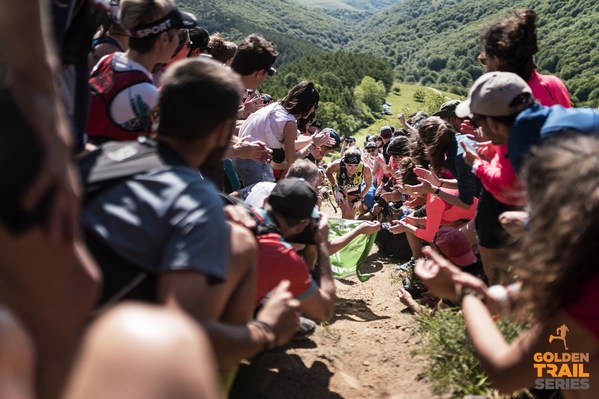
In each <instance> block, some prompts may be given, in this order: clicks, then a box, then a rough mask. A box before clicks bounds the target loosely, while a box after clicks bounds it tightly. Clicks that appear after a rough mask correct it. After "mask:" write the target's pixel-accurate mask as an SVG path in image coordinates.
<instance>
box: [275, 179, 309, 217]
mask: <svg viewBox="0 0 599 399" xmlns="http://www.w3.org/2000/svg"><path fill="white" fill-rule="evenodd" d="M317 201H318V197H317V196H316V192H315V191H314V189H313V188H312V186H311V185H310V184H308V182H307V181H305V180H304V179H299V178H296V177H289V178H287V179H283V180H280V181H279V182H278V183H277V185H276V186H275V188H273V190H272V191H271V193H270V196H269V197H268V203H269V204H270V206H271V207H272V209H274V210H275V211H276V212H278V213H280V214H281V215H283V216H285V217H288V218H294V219H308V218H315V219H316V218H318V217H319V214H318V209H317V208H316V203H317Z"/></svg>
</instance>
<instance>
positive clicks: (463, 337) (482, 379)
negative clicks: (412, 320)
mask: <svg viewBox="0 0 599 399" xmlns="http://www.w3.org/2000/svg"><path fill="white" fill-rule="evenodd" d="M498 327H499V330H500V331H501V333H502V334H503V336H504V337H505V338H506V340H507V341H512V340H513V339H514V338H515V337H517V336H518V334H520V332H522V331H523V330H524V327H523V326H521V325H519V324H516V323H508V322H503V321H500V322H499V323H498ZM417 332H418V334H419V335H421V337H422V341H423V343H422V345H421V347H420V348H418V349H416V351H417V352H418V353H419V354H423V355H425V356H426V357H427V358H428V359H429V362H430V365H429V367H428V377H429V379H430V381H431V382H432V384H433V389H434V390H435V393H437V394H439V395H441V394H445V393H451V397H452V398H463V397H464V396H465V395H468V394H470V395H491V394H493V391H494V390H493V388H492V387H491V385H490V384H489V381H488V379H487V376H486V375H485V373H484V372H483V370H482V368H481V367H480V364H479V362H478V359H477V358H476V356H475V355H474V348H473V346H472V343H471V342H470V338H469V337H468V335H467V333H466V325H465V321H464V318H463V316H462V315H461V314H456V313H455V312H454V311H453V310H452V309H442V310H439V311H437V312H436V313H435V315H434V316H430V315H429V314H428V313H425V312H422V313H421V314H419V315H418V331H417ZM495 394H496V392H495Z"/></svg>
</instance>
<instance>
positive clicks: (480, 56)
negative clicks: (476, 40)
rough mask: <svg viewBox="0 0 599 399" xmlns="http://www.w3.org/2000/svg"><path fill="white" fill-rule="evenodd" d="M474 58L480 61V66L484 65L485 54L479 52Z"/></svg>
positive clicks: (485, 61)
mask: <svg viewBox="0 0 599 399" xmlns="http://www.w3.org/2000/svg"><path fill="white" fill-rule="evenodd" d="M476 60H477V61H478V62H480V64H481V65H482V66H485V65H487V56H486V55H484V54H479V55H478V56H477V57H476Z"/></svg>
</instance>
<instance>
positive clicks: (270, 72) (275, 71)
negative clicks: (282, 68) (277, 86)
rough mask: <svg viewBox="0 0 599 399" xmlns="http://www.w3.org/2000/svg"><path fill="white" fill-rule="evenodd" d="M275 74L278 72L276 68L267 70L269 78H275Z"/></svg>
mask: <svg viewBox="0 0 599 399" xmlns="http://www.w3.org/2000/svg"><path fill="white" fill-rule="evenodd" d="M275 73H277V70H276V68H274V67H270V68H268V69H267V70H266V74H267V75H268V76H273V75H274V74H275Z"/></svg>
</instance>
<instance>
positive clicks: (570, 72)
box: [181, 0, 599, 126]
mask: <svg viewBox="0 0 599 399" xmlns="http://www.w3.org/2000/svg"><path fill="white" fill-rule="evenodd" d="M181 3H182V4H183V7H184V8H186V9H189V10H191V11H193V12H194V13H195V14H196V15H197V16H198V18H199V20H200V24H201V25H203V26H204V27H206V28H207V29H208V30H209V31H210V32H217V31H220V32H222V33H223V34H224V35H225V37H227V38H228V39H230V40H234V41H239V40H240V39H241V38H242V37H244V36H245V35H247V34H249V33H252V32H257V33H260V34H262V35H263V36H265V37H266V38H268V39H269V40H272V41H274V42H276V43H277V45H278V47H279V49H280V54H281V55H280V57H279V60H277V65H276V66H277V67H279V68H280V70H281V71H282V72H283V73H284V76H287V75H288V74H289V73H290V71H291V69H294V71H293V73H295V74H296V75H297V77H299V78H306V79H311V80H315V81H317V82H318V83H320V84H321V85H322V86H323V89H324V90H326V81H327V80H326V79H325V80H324V81H323V78H322V76H323V75H325V73H326V72H329V73H330V74H329V76H330V75H335V76H338V75H339V73H341V74H343V73H344V71H341V72H339V70H338V69H335V68H332V69H331V65H329V64H327V62H325V60H328V58H326V57H328V55H327V53H330V52H331V51H333V52H338V51H343V52H346V53H349V54H353V55H354V57H356V58H357V59H361V60H366V59H368V57H372V56H375V58H372V63H373V67H376V66H377V65H382V64H381V62H382V61H381V60H385V61H386V62H387V63H388V64H389V65H390V66H391V68H392V69H393V71H394V74H393V77H394V78H395V79H396V80H397V81H400V82H406V83H416V84H420V85H424V86H431V87H435V88H438V89H440V90H446V91H449V92H452V93H456V94H458V95H465V94H466V92H467V90H468V88H469V87H470V85H471V84H472V82H473V81H474V80H475V79H476V78H477V77H478V76H480V74H482V72H483V70H482V68H481V66H480V65H478V63H477V62H476V60H475V57H476V55H477V54H479V52H480V46H479V36H480V32H481V30H482V29H483V28H484V27H485V26H487V25H489V24H491V23H492V22H494V21H496V20H498V19H500V18H501V17H503V16H505V15H507V14H509V13H510V11H511V10H513V9H514V8H517V7H526V6H529V7H532V8H534V9H535V10H536V11H537V13H538V14H539V19H540V21H539V44H540V46H539V47H540V51H539V53H538V54H537V57H536V60H537V64H538V66H539V69H540V71H541V72H542V73H552V74H556V75H558V76H559V77H561V78H562V79H563V80H564V81H565V82H566V85H567V86H568V89H569V90H570V93H571V95H572V98H573V100H574V102H575V104H576V105H577V106H593V107H599V48H598V47H597V46H596V42H597V40H598V39H599V25H598V24H596V23H595V22H596V21H598V20H599V2H598V1H596V0H577V1H572V0H528V1H523V0H210V1H208V0H182V1H181ZM363 54H368V56H365V55H363ZM310 57H311V58H310ZM298 60H299V64H294V65H293V66H292V65H290V66H287V65H286V64H293V63H294V62H295V61H298ZM302 60H303V61H302ZM306 60H310V61H309V62H310V63H313V64H315V65H318V68H316V67H310V66H306V68H305V69H303V68H304V67H302V66H300V65H303V64H302V63H306V62H307V61H306ZM300 69H301V71H300ZM342 69H343V68H342ZM372 69H373V68H370V70H372ZM387 70H388V69H387V67H384V71H387ZM352 73H353V72H352ZM385 73H386V72H385ZM292 76H293V75H292ZM362 78H364V76H362V77H360V78H359V79H357V80H356V79H353V80H352V81H353V82H356V81H357V82H359V81H360V80H361V79H362ZM277 79H281V78H277ZM375 80H379V79H376V78H375ZM275 81H277V82H278V83H277V85H280V84H281V82H285V83H286V84H288V86H287V87H286V88H285V89H288V88H289V87H290V86H289V84H291V85H292V83H293V82H292V81H291V79H289V78H288V79H282V80H276V79H275ZM341 81H342V82H343V84H344V85H345V83H346V82H348V81H347V79H341ZM334 83H336V82H334ZM385 86H386V88H387V89H388V88H389V87H390V86H389V85H388V84H385ZM355 87H356V86H355V85H354V86H348V87H345V86H344V87H343V88H342V90H341V91H339V90H338V88H337V87H336V86H334V87H331V88H330V90H332V91H336V92H353V91H354V89H355ZM268 90H269V91H274V92H275V94H278V93H279V92H278V90H279V88H277V87H276V86H269V87H268ZM341 94H342V97H343V96H345V99H343V98H341V99H339V102H340V103H342V104H341V107H342V108H343V112H344V113H345V112H348V113H349V114H352V115H354V116H355V115H360V114H361V113H360V112H359V110H356V109H355V103H354V104H353V105H352V104H349V102H348V101H347V96H346V93H345V94H343V93H341ZM327 96H328V95H327ZM327 98H328V97H327ZM352 107H353V108H354V109H353V110H350V109H349V108H352ZM321 111H322V110H321ZM362 114H363V113H362ZM354 122H355V121H354ZM352 124H353V126H357V125H356V123H353V122H352V123H348V124H345V125H346V126H350V125H352Z"/></svg>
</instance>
